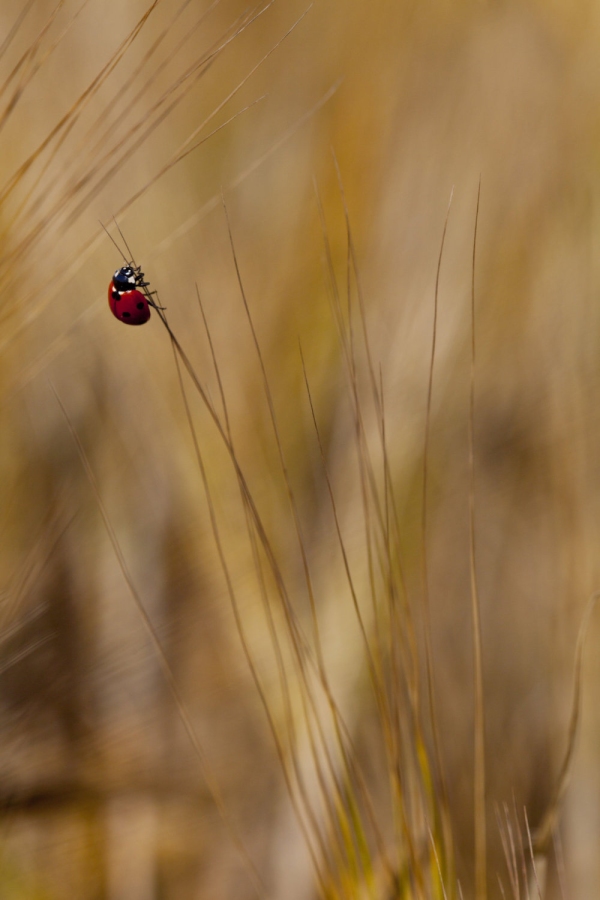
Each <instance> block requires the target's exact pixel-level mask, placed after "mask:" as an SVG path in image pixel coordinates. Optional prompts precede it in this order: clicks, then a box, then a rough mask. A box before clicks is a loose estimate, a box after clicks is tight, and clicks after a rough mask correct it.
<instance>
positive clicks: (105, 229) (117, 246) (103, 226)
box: [98, 219, 129, 263]
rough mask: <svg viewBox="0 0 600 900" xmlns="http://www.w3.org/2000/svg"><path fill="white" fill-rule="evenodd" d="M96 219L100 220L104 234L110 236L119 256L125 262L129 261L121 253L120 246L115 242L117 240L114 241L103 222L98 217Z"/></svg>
mask: <svg viewBox="0 0 600 900" xmlns="http://www.w3.org/2000/svg"><path fill="white" fill-rule="evenodd" d="M98 221H99V222H100V225H101V227H102V229H103V230H104V231H105V232H106V234H107V235H108V237H109V238H110V240H111V241H112V242H113V244H114V245H115V247H116V248H117V250H118V251H119V253H120V254H121V256H122V257H123V259H124V260H125V262H126V263H129V260H128V259H127V257H126V256H125V254H124V253H123V251H122V250H121V248H120V247H119V245H118V244H117V242H116V241H115V239H114V237H113V236H112V234H111V233H110V231H109V230H108V228H106V226H105V225H104V223H103V222H101V221H100V219H98ZM127 249H129V247H128V248H127Z"/></svg>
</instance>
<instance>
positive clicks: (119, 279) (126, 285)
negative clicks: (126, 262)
mask: <svg viewBox="0 0 600 900" xmlns="http://www.w3.org/2000/svg"><path fill="white" fill-rule="evenodd" d="M113 284H114V286H115V288H116V290H117V291H119V293H121V294H122V293H123V292H124V291H132V290H133V289H134V288H135V287H136V284H137V281H136V277H135V272H134V270H133V269H132V268H131V266H123V267H122V268H121V269H117V271H116V272H115V274H114V275H113Z"/></svg>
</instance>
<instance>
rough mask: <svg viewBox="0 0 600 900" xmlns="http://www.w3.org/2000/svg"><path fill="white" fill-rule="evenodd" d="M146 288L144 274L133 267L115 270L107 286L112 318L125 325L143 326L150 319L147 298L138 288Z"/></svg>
mask: <svg viewBox="0 0 600 900" xmlns="http://www.w3.org/2000/svg"><path fill="white" fill-rule="evenodd" d="M144 287H147V282H146V281H144V273H143V272H142V271H141V270H140V269H139V268H138V267H136V268H134V267H133V266H123V267H122V268H121V269H117V271H116V272H115V274H114V275H113V277H112V280H111V282H110V284H109V286H108V305H109V306H110V311H111V312H112V314H113V316H115V318H117V319H118V320H119V321H120V322H124V323H125V325H143V324H144V323H145V322H147V321H148V319H149V318H150V303H149V302H148V297H147V296H146V294H143V293H142V291H140V290H139V288H144Z"/></svg>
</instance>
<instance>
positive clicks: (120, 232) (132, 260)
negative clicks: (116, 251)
mask: <svg viewBox="0 0 600 900" xmlns="http://www.w3.org/2000/svg"><path fill="white" fill-rule="evenodd" d="M113 222H114V223H115V228H116V229H117V231H118V232H119V234H120V235H121V240H122V241H123V243H124V244H125V248H126V250H127V252H128V253H129V258H130V259H131V265H132V266H133V268H134V269H139V266H136V264H135V259H134V258H133V253H132V252H131V247H130V246H129V244H128V243H127V241H126V240H125V235H124V234H123V232H122V231H121V229H120V228H119V223H118V222H117V220H116V219H115V217H114V216H113ZM121 255H122V254H121Z"/></svg>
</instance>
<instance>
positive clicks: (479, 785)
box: [469, 179, 487, 900]
mask: <svg viewBox="0 0 600 900" xmlns="http://www.w3.org/2000/svg"><path fill="white" fill-rule="evenodd" d="M480 197H481V179H480V181H479V187H478V189H477V208H476V211H475V229H474V233H473V264H472V269H471V377H470V392H469V393H470V399H469V564H470V565H469V567H470V573H471V615H472V619H473V670H474V680H475V692H474V693H475V705H474V751H475V752H474V825H475V900H486V897H487V830H486V812H485V716H484V702H483V661H482V649H481V608H480V602H479V589H478V584H477V568H476V559H475V439H474V425H475V258H476V252H477V225H478V222H479V200H480Z"/></svg>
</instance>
